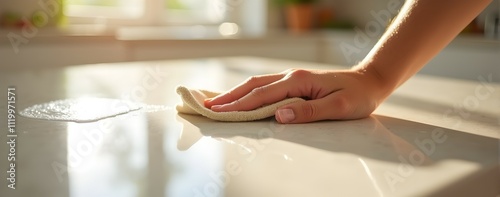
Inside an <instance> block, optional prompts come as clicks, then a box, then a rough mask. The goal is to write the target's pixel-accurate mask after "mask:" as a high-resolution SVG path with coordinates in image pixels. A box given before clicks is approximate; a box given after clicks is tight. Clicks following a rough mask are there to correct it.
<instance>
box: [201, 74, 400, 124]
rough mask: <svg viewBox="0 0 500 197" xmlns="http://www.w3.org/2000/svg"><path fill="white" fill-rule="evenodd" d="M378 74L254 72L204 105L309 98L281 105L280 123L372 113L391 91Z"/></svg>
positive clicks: (216, 107)
mask: <svg viewBox="0 0 500 197" xmlns="http://www.w3.org/2000/svg"><path fill="white" fill-rule="evenodd" d="M382 84H383V83H382V80H380V78H378V77H377V75H376V74H372V73H369V72H367V71H366V70H363V69H360V70H356V69H353V70H343V71H326V70H300V69H292V70H287V71H285V72H282V73H278V74H270V75H261V76H253V77H250V78H249V79H248V80H246V81H245V82H243V83H242V84H240V85H238V86H236V87H235V88H233V89H231V90H230V91H228V92H226V93H224V94H221V95H219V96H217V97H215V98H212V99H207V100H206V101H205V106H206V107H207V108H210V109H211V110H213V111H216V112H226V111H248V110H253V109H256V108H259V107H261V106H263V105H266V104H272V103H275V102H278V101H281V100H283V99H285V98H291V97H302V98H304V97H305V98H307V99H308V100H307V101H301V102H296V103H291V104H288V105H286V106H283V107H281V108H279V109H278V110H277V111H276V113H275V116H276V120H277V121H278V122H280V123H305V122H313V121H319V120H347V119H359V118H364V117H367V116H369V115H370V114H371V113H372V112H373V111H374V110H375V109H376V108H377V106H378V105H379V103H380V102H382V101H383V99H384V98H385V97H386V96H387V95H388V94H389V93H390V91H387V90H385V89H387V88H384V86H383V85H382Z"/></svg>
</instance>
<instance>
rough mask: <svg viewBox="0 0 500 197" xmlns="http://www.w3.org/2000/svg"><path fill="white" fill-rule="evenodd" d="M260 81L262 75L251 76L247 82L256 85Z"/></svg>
mask: <svg viewBox="0 0 500 197" xmlns="http://www.w3.org/2000/svg"><path fill="white" fill-rule="evenodd" d="M259 81H260V77H258V76H251V77H249V78H248V79H247V80H246V82H245V83H246V84H251V85H254V84H258V83H259Z"/></svg>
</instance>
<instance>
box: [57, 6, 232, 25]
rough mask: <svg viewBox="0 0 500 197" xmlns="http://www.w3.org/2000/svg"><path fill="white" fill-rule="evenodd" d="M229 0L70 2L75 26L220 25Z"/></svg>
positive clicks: (67, 14) (69, 14)
mask: <svg viewBox="0 0 500 197" xmlns="http://www.w3.org/2000/svg"><path fill="white" fill-rule="evenodd" d="M225 1H226V0H66V11H65V14H66V16H67V17H68V18H69V21H70V23H72V24H82V23H90V24H95V23H106V24H107V25H113V24H116V25H165V24H191V25H192V24H220V23H222V22H223V21H224V19H225V18H226V13H225V12H226V7H225Z"/></svg>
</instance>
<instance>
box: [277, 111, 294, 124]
mask: <svg viewBox="0 0 500 197" xmlns="http://www.w3.org/2000/svg"><path fill="white" fill-rule="evenodd" d="M277 114H278V118H279V119H280V121H281V123H289V122H292V121H293V120H295V114H294V113H293V110H292V109H279V110H278V111H277Z"/></svg>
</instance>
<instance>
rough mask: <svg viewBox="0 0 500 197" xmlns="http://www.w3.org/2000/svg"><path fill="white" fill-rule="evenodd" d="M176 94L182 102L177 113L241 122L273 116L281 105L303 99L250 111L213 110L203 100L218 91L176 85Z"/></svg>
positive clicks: (286, 101) (291, 99) (300, 99)
mask: <svg viewBox="0 0 500 197" xmlns="http://www.w3.org/2000/svg"><path fill="white" fill-rule="evenodd" d="M177 94H179V95H180V96H181V98H182V102H183V103H182V104H179V105H177V106H176V109H177V111H178V112H179V113H184V114H195V115H202V116H205V117H207V118H210V119H213V120H218V121H226V122H243V121H253V120H260V119H264V118H268V117H271V116H274V112H275V111H276V110H277V109H278V108H279V107H281V106H284V105H287V104H290V103H293V102H297V101H304V99H302V98H288V99H285V100H282V101H279V102H276V103H273V104H271V105H266V106H263V107H260V108H257V109H254V110H251V111H231V112H214V111H212V110H210V109H208V108H206V107H205V105H204V101H205V99H207V98H213V97H215V96H217V95H219V94H220V93H217V92H212V91H208V90H197V89H188V88H186V87H183V86H179V87H177Z"/></svg>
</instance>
